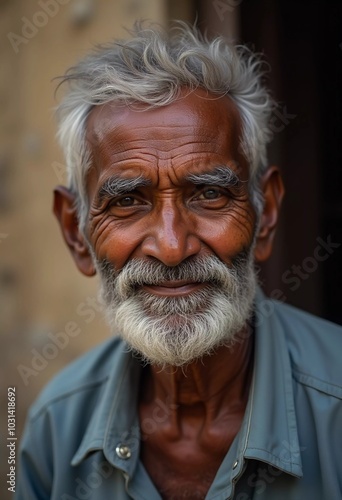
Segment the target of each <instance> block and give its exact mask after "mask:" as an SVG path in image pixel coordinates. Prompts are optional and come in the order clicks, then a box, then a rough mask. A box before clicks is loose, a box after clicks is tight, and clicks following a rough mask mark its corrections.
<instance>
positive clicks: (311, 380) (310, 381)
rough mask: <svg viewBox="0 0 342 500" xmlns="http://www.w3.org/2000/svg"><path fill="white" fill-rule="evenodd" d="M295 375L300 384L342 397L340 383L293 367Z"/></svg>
mask: <svg viewBox="0 0 342 500" xmlns="http://www.w3.org/2000/svg"><path fill="white" fill-rule="evenodd" d="M293 376H294V378H295V379H296V380H297V382H299V383H300V384H303V385H306V386H308V387H311V388H312V389H316V390H318V391H320V392H324V393H325V394H328V395H329V396H332V397H335V398H338V399H342V386H340V385H336V384H333V383H331V382H327V381H326V380H322V379H319V378H317V377H314V376H313V375H310V374H308V373H303V372H300V371H299V370H296V369H293Z"/></svg>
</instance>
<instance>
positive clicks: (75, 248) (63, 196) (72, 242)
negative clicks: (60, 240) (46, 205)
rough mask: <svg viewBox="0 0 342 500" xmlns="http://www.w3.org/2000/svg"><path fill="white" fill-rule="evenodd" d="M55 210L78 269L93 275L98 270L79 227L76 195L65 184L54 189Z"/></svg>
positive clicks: (87, 274)
mask: <svg viewBox="0 0 342 500" xmlns="http://www.w3.org/2000/svg"><path fill="white" fill-rule="evenodd" d="M53 211H54V214H55V216H56V217H57V219H58V222H59V225H60V226H61V230H62V234H63V237H64V241H65V243H66V244H67V245H68V247H69V250H70V252H71V254H72V256H73V258H74V261H75V262H76V265H77V267H78V269H79V270H80V271H81V273H82V274H85V275H86V276H93V275H94V274H96V271H95V267H94V264H93V260H92V257H91V255H90V252H89V248H88V245H87V242H86V241H85V239H84V236H83V235H82V233H81V231H80V230H79V227H78V218H77V213H76V205H75V195H74V194H73V193H71V191H69V189H67V188H66V187H64V186H57V187H56V188H55V189H54V203H53Z"/></svg>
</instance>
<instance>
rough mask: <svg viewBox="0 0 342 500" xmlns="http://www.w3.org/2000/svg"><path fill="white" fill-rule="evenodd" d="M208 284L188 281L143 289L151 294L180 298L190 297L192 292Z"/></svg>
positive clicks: (164, 283) (172, 282) (171, 282)
mask: <svg viewBox="0 0 342 500" xmlns="http://www.w3.org/2000/svg"><path fill="white" fill-rule="evenodd" d="M207 285H208V283H199V282H197V281H196V282H193V281H186V280H178V281H165V282H162V283H160V284H159V285H143V287H142V288H143V289H144V290H145V291H147V292H149V293H153V294H154V295H160V296H168V297H179V296H183V295H189V294H190V293H192V292H195V291H197V290H200V289H201V288H204V287H205V286H207Z"/></svg>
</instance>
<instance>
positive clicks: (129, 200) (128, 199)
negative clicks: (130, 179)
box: [114, 196, 137, 207]
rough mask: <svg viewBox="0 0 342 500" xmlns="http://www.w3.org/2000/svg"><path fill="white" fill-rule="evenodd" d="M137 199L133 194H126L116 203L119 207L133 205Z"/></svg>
mask: <svg viewBox="0 0 342 500" xmlns="http://www.w3.org/2000/svg"><path fill="white" fill-rule="evenodd" d="M136 201H137V200H136V199H135V198H134V197H133V196H124V197H123V198H120V200H117V201H116V202H115V203H114V205H116V206H117V207H132V206H133V205H134V204H135V203H136Z"/></svg>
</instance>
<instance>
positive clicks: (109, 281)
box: [18, 24, 342, 500]
mask: <svg viewBox="0 0 342 500" xmlns="http://www.w3.org/2000/svg"><path fill="white" fill-rule="evenodd" d="M65 80H67V81H68V82H69V84H70V89H69V93H68V94H67V95H66V96H65V98H64V101H63V102H62V104H61V106H60V124H59V138H60V142H61V144H62V147H63V149H64V151H65V155H66V161H67V165H68V169H69V187H68V188H66V187H61V186H60V187H58V188H56V190H55V204H54V211H55V214H56V216H57V218H58V220H59V223H60V225H61V228H62V232H63V235H64V239H65V241H66V243H67V245H68V246H69V248H70V250H71V253H72V255H73V258H74V260H75V263H76V265H77V267H78V269H79V270H80V271H81V272H82V273H83V274H84V275H86V276H92V275H94V274H95V273H98V275H99V276H100V280H101V297H102V300H103V303H104V306H105V310H106V316H107V319H108V322H109V324H110V326H111V327H112V329H113V331H115V332H116V331H117V332H119V335H120V338H118V337H114V338H111V339H110V340H109V341H107V342H106V343H105V344H104V345H101V346H99V347H97V348H96V349H94V350H93V351H92V352H90V353H88V354H86V355H85V356H83V357H82V358H81V359H79V360H77V361H76V362H75V363H73V364H72V365H71V366H70V367H68V368H67V369H66V370H65V371H63V373H61V374H60V375H59V376H57V378H56V379H55V380H54V381H53V382H52V383H50V384H49V385H48V387H47V388H46V389H45V391H43V394H42V395H41V396H40V398H39V399H38V401H37V402H36V403H35V405H34V406H33V407H32V409H31V412H30V416H29V420H28V423H27V428H26V433H25V436H24V438H23V441H22V451H21V453H22V457H21V476H20V478H19V488H18V490H19V493H18V498H19V499H30V500H31V499H55V500H57V499H62V500H68V499H69V500H70V499H104V500H107V499H111V498H112V499H115V500H126V499H137V500H138V499H145V500H157V499H161V498H162V499H183V498H186V499H204V498H206V499H215V500H219V499H220V500H221V499H222V500H223V499H231V498H234V499H237V500H247V499H251V498H254V499H256V498H258V499H261V500H265V499H268V500H274V499H275V500H281V499H286V500H299V499H305V500H306V499H307V500H309V499H310V500H325V499H326V500H328V499H329V500H330V499H340V498H342V465H341V457H342V448H341V445H342V441H341V437H342V432H341V427H342V425H341V424H342V405H341V396H342V376H341V370H340V369H339V368H338V367H339V364H340V353H341V348H342V332H341V329H340V328H339V327H337V326H334V325H332V324H330V323H328V322H325V321H323V320H320V319H317V318H314V317H312V316H310V315H308V314H306V313H303V312H300V311H298V310H296V309H294V308H292V307H289V306H285V305H283V304H280V303H276V302H274V301H269V300H267V299H266V298H265V297H264V296H263V295H262V293H261V291H260V290H258V288H257V277H256V272H255V270H254V263H255V262H261V261H264V260H266V259H267V258H268V257H269V255H270V253H271V250H272V241H273V237H274V232H275V228H276V223H277V218H278V212H279V208H280V204H281V200H282V197H283V185H282V181H281V177H280V173H279V170H278V168H276V167H269V166H268V165H267V159H266V145H267V143H268V142H269V140H270V137H271V134H270V129H269V127H268V123H269V119H270V116H271V113H272V110H273V109H274V102H273V100H272V99H271V97H270V95H269V93H268V91H267V89H265V87H264V86H263V84H262V64H261V63H260V61H259V60H258V59H257V58H256V56H255V55H253V54H251V53H250V52H249V51H247V50H246V49H241V48H238V49H236V48H234V47H231V46H229V45H227V44H226V43H225V42H224V41H223V40H222V39H221V38H218V39H215V40H213V41H207V40H204V39H203V38H201V36H200V35H199V34H198V33H197V31H196V30H195V29H193V28H188V27H187V26H185V25H182V24H178V25H177V27H176V29H175V30H174V32H173V33H172V36H171V37H168V36H166V35H165V34H164V33H163V32H161V31H158V30H156V29H155V27H154V28H153V29H142V28H138V29H137V30H136V32H135V34H134V38H132V39H131V40H129V41H126V42H120V43H113V44H110V45H108V46H106V47H102V48H99V49H98V50H97V51H96V52H94V53H93V54H91V55H89V57H87V58H86V59H85V60H83V61H82V62H80V63H79V64H78V65H77V66H75V67H74V68H72V69H71V70H70V71H69V72H68V73H67V76H66V77H65Z"/></svg>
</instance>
